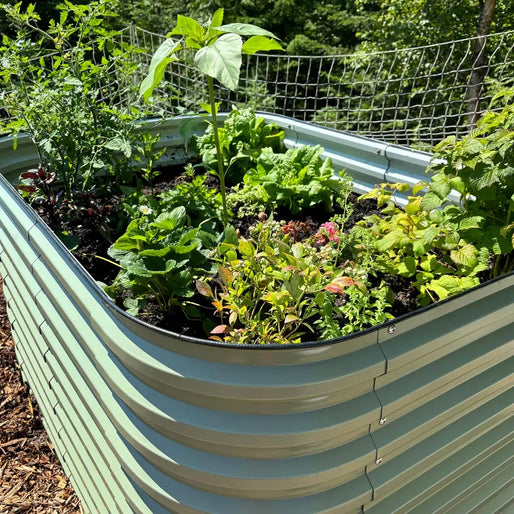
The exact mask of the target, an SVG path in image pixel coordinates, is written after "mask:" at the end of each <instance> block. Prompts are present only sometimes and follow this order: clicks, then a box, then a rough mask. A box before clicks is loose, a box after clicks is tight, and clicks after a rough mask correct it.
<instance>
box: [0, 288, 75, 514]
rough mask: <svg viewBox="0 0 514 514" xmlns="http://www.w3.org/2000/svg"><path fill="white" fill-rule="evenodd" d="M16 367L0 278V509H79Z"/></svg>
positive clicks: (59, 512)
mask: <svg viewBox="0 0 514 514" xmlns="http://www.w3.org/2000/svg"><path fill="white" fill-rule="evenodd" d="M82 512H83V510H82V507H81V505H80V502H79V499H78V498H77V496H76V495H75V493H74V491H73V488H72V487H71V485H70V483H69V481H68V479H67V478H66V476H65V475H64V472H63V470H62V468H61V466H60V464H59V461H58V459H57V456H56V454H55V452H54V451H53V447H52V444H51V443H50V441H49V440H48V437H47V435H46V432H45V430H44V428H43V425H42V423H41V417H40V414H39V408H38V406H37V403H36V401H35V399H34V397H33V396H31V395H29V392H28V389H27V386H26V385H24V384H23V383H22V381H21V375H20V373H19V371H18V368H17V366H16V357H15V352H14V343H13V340H12V338H11V330H10V325H9V322H8V320H7V314H6V311H5V302H4V298H3V295H2V281H1V279H0V513H9V514H18V513H36V514H40V513H41V514H72V513H73V514H74V513H82Z"/></svg>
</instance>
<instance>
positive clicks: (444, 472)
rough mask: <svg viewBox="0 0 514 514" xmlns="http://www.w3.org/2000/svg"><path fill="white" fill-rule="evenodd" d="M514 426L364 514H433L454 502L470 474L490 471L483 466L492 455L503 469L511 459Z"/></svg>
mask: <svg viewBox="0 0 514 514" xmlns="http://www.w3.org/2000/svg"><path fill="white" fill-rule="evenodd" d="M512 432H513V427H512V422H511V420H510V419H509V420H507V421H504V422H502V423H500V424H499V425H498V426H496V427H494V428H493V429H492V430H489V431H488V432H487V433H485V434H483V435H482V436H481V437H479V438H477V439H475V440H474V441H473V442H471V443H470V444H467V445H466V446H465V447H464V448H462V449H461V450H459V451H457V452H456V453H454V454H452V455H450V456H448V458H446V459H444V460H443V461H442V462H440V463H439V464H437V465H436V466H433V467H432V468H430V469H428V470H427V471H426V472H425V473H423V474H422V475H420V476H419V477H418V478H416V479H414V480H412V481H409V482H408V483H407V484H406V485H404V486H403V487H402V488H400V489H399V490H398V491H396V492H394V493H393V494H391V495H389V496H387V497H385V498H383V499H382V500H381V501H377V500H375V501H374V502H372V503H370V505H369V506H365V508H364V512H366V513H368V512H369V513H370V514H383V513H386V512H387V513H391V514H392V513H397V514H399V513H404V512H418V513H419V514H421V512H427V513H428V512H430V513H433V512H435V511H436V510H437V508H439V507H437V508H436V507H435V506H434V505H435V503H437V504H438V505H439V506H441V505H445V504H446V502H448V501H452V500H453V499H454V498H455V497H456V496H457V495H458V494H459V491H461V490H462V488H461V487H460V486H459V485H456V482H457V483H458V481H459V480H460V479H461V477H463V476H464V475H466V473H467V472H468V471H469V470H478V471H479V472H482V470H485V468H486V467H488V464H487V463H486V464H484V462H485V461H488V460H489V458H490V457H491V456H492V455H495V456H496V457H494V458H497V457H500V465H501V463H503V462H507V461H508V460H509V459H511V458H512V445H513V444H514V443H513V440H512Z"/></svg>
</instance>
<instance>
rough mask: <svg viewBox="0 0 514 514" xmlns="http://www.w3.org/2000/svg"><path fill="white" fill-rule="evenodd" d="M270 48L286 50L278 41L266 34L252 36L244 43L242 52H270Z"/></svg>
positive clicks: (250, 53)
mask: <svg viewBox="0 0 514 514" xmlns="http://www.w3.org/2000/svg"><path fill="white" fill-rule="evenodd" d="M270 50H284V49H283V48H282V46H281V45H280V43H279V42H278V41H275V40H274V39H270V38H267V37H265V36H252V37H251V38H249V39H248V40H247V41H245V43H244V44H243V48H242V52H243V53H244V54H248V55H253V54H254V53H256V52H268V51H270Z"/></svg>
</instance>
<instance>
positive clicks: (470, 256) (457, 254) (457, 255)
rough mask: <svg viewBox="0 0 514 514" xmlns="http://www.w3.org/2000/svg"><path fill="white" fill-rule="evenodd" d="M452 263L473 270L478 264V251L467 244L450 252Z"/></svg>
mask: <svg viewBox="0 0 514 514" xmlns="http://www.w3.org/2000/svg"><path fill="white" fill-rule="evenodd" d="M450 256H451V258H452V261H453V262H455V263H456V264H460V265H461V266H465V267H467V268H473V267H474V266H476V264H477V261H478V259H477V249H476V248H475V247H474V246H473V245H472V244H469V243H468V244H467V245H465V246H463V247H462V248H459V249H457V250H452V251H451V252H450Z"/></svg>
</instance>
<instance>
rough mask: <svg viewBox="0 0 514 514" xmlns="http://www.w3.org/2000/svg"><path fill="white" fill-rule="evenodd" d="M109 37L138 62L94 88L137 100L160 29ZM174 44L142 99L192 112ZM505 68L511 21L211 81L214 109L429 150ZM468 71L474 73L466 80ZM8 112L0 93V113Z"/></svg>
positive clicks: (505, 80)
mask: <svg viewBox="0 0 514 514" xmlns="http://www.w3.org/2000/svg"><path fill="white" fill-rule="evenodd" d="M118 37H119V38H120V40H119V43H120V44H121V43H127V44H129V45H131V46H132V47H133V48H134V49H137V51H134V53H133V59H134V61H136V62H138V63H139V66H138V67H137V69H136V71H135V72H134V73H130V74H127V73H124V72H123V70H121V71H120V73H117V74H113V75H112V79H111V76H109V80H108V81H107V82H108V83H107V84H103V85H102V91H104V92H105V93H104V99H107V100H109V101H110V103H111V104H113V105H116V106H124V107H126V108H129V107H130V106H131V105H137V104H138V102H140V99H138V98H137V94H136V92H137V89H138V85H139V83H140V82H141V80H142V79H143V78H144V77H145V76H146V73H147V70H148V67H149V64H150V61H151V58H152V55H153V53H154V52H155V50H156V49H157V48H158V46H159V45H160V44H161V43H162V41H164V39H165V36H163V35H161V34H155V33H152V32H149V31H147V30H144V29H141V28H139V27H137V26H131V27H127V28H126V29H125V30H123V31H121V33H120V35H119V36H118ZM477 49H478V50H477ZM105 51H106V50H105V48H104V50H103V52H102V55H98V56H93V60H95V61H98V62H101V60H102V57H111V58H112V56H109V55H103V54H104V53H105ZM182 52H183V54H182V55H181V61H184V62H173V63H171V64H170V65H169V66H168V68H167V71H166V73H165V81H163V83H162V85H161V86H160V87H159V88H158V89H157V90H156V93H157V94H155V95H154V96H153V97H152V102H153V103H152V104H151V105H150V107H148V106H145V107H144V110H145V111H146V112H148V110H150V113H154V114H157V115H176V114H183V113H187V112H198V110H199V108H200V102H203V101H206V99H207V98H208V91H207V86H206V83H205V80H204V79H203V77H202V76H201V74H200V73H199V72H197V71H196V69H195V68H194V67H193V66H191V65H190V64H188V63H190V62H191V61H192V57H193V56H192V54H188V53H187V52H186V51H184V50H182ZM52 58H53V56H52V54H48V55H47V56H46V57H45V62H46V63H47V64H48V66H49V67H51V66H52ZM131 59H132V57H131ZM39 62H42V61H41V60H40V59H39V58H38V63H39ZM113 69H116V66H114V67H113ZM513 78H514V30H513V31H508V32H503V33H499V34H491V35H488V36H486V37H482V38H469V39H463V40H458V41H450V42H446V43H441V44H437V45H430V46H423V47H416V48H407V49H399V50H392V51H386V52H372V53H364V52H358V53H355V54H350V55H332V56H293V55H286V54H279V55H270V54H255V55H252V56H244V57H243V66H242V70H241V78H240V83H239V87H238V89H237V90H236V91H235V92H234V91H230V90H228V89H227V88H224V87H223V86H221V85H219V84H218V85H217V86H216V90H215V96H216V101H218V102H221V109H223V110H230V109H231V107H232V105H236V106H239V107H241V106H243V105H244V106H248V107H252V108H254V109H255V110H261V111H267V112H271V113H277V114H283V115H286V116H291V117H293V118H296V119H300V120H304V121H312V122H315V123H318V124H321V125H324V126H327V127H330V128H335V129H339V130H345V131H349V132H353V133H357V134H361V135H364V136H368V137H373V138H376V139H379V140H382V141H385V142H390V143H397V144H400V145H405V146H413V147H417V148H421V149H427V150H429V149H431V148H433V147H434V146H435V145H436V144H437V143H438V142H439V141H441V140H442V139H444V138H445V137H447V136H450V135H456V136H462V135H463V134H465V133H467V132H468V131H469V130H470V127H471V126H472V124H473V122H474V120H475V119H476V117H477V116H479V115H480V114H481V113H482V112H484V110H486V109H487V108H488V107H489V103H490V99H491V97H492V96H493V95H494V93H495V92H496V91H497V90H498V88H500V87H505V86H512V85H513V84H514V82H513V81H514V79H513ZM477 79H478V82H477ZM473 81H475V82H477V83H476V84H475V86H474V87H470V86H471V82H473ZM470 92H471V94H470ZM5 93H7V92H6V91H4V92H3V93H2V94H5ZM8 118H9V111H8V109H7V107H6V106H5V103H3V104H2V105H0V122H2V121H5V120H6V119H8Z"/></svg>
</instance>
